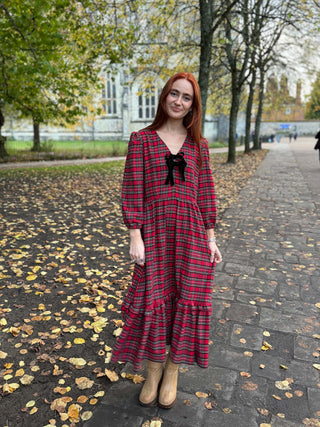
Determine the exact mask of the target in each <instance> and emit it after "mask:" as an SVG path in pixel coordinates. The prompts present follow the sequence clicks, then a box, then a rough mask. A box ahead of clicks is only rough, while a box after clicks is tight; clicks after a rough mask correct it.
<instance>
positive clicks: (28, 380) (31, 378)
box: [20, 375, 34, 385]
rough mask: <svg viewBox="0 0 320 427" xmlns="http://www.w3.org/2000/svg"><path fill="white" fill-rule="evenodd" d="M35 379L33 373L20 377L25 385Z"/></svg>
mask: <svg viewBox="0 0 320 427" xmlns="http://www.w3.org/2000/svg"><path fill="white" fill-rule="evenodd" d="M33 380H34V377H33V376H32V375H24V376H23V377H22V378H20V382H21V384H23V385H29V384H31V383H32V381H33Z"/></svg>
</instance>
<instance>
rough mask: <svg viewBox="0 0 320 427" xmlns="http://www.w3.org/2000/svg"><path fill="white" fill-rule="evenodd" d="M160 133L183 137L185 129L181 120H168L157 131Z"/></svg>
mask: <svg viewBox="0 0 320 427" xmlns="http://www.w3.org/2000/svg"><path fill="white" fill-rule="evenodd" d="M158 130H159V131H160V132H165V133H170V134H177V135H181V134H183V135H185V134H186V133H187V129H186V128H185V127H184V125H183V120H170V119H168V120H167V121H166V122H165V123H164V124H163V125H162V126H161V127H160V128H159V129H158Z"/></svg>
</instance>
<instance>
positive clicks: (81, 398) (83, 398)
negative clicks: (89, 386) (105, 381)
mask: <svg viewBox="0 0 320 427" xmlns="http://www.w3.org/2000/svg"><path fill="white" fill-rule="evenodd" d="M87 400H88V398H87V396H79V397H78V399H77V402H78V403H86V401H87Z"/></svg>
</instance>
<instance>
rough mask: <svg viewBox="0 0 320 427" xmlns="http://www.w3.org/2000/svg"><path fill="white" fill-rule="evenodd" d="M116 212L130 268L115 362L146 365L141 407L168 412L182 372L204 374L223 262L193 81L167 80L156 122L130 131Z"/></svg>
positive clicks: (183, 75)
mask: <svg viewBox="0 0 320 427" xmlns="http://www.w3.org/2000/svg"><path fill="white" fill-rule="evenodd" d="M122 211H123V217H124V222H125V224H126V226H127V227H128V228H129V230H130V238H131V239H130V240H131V241H130V257H131V259H132V260H133V261H134V262H135V263H136V264H135V268H134V272H133V280H132V286H131V287H130V289H129V291H128V294H127V296H126V297H125V298H124V301H123V305H122V312H123V317H124V321H125V325H124V328H123V331H122V334H121V336H120V337H119V339H118V341H117V343H116V345H115V347H114V350H113V356H112V361H114V362H115V361H130V362H132V363H133V365H134V367H135V368H137V367H138V366H139V365H140V363H141V361H142V360H143V359H147V360H148V367H147V371H148V372H147V379H146V381H145V383H144V386H143V388H142V390H141V393H140V396H139V402H140V404H141V405H143V406H153V405H155V404H156V403H157V400H158V404H159V406H160V407H162V408H171V407H172V406H173V405H174V403H175V401H176V393H177V379H178V367H179V364H180V363H186V364H194V363H197V364H198V365H199V366H201V367H203V368H205V367H207V366H208V346H209V326H210V316H211V292H212V285H213V277H214V265H215V262H221V260H222V258H221V254H220V252H219V249H218V248H217V245H216V240H215V237H214V226H215V222H216V198H215V193H214V184H213V180H212V175H211V171H210V166H209V152H208V144H207V142H206V140H204V139H203V138H202V136H201V103H200V90H199V86H198V84H197V82H196V80H195V78H194V76H193V75H192V74H189V73H179V74H176V75H174V76H172V77H171V78H170V79H169V81H168V82H167V83H166V85H165V86H164V88H163V90H162V93H161V95H160V99H159V105H158V109H157V113H156V117H155V119H154V121H153V123H152V124H151V125H150V126H148V127H147V128H146V129H143V130H141V131H139V132H134V133H132V135H131V138H130V142H129V148H128V155H127V160H126V166H125V172H124V180H123V190H122ZM166 345H170V352H169V355H168V357H167V360H166V363H165V367H164V368H163V363H164V362H165V359H166ZM161 379H162V381H161ZM160 381H161V387H160V391H159V397H158V386H159V384H160Z"/></svg>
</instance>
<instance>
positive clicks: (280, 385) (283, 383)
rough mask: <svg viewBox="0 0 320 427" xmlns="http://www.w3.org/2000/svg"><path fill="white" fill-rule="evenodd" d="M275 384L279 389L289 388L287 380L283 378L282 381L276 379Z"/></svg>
mask: <svg viewBox="0 0 320 427" xmlns="http://www.w3.org/2000/svg"><path fill="white" fill-rule="evenodd" d="M275 386H276V387H277V388H278V389H279V390H291V387H290V384H289V381H287V380H284V381H276V382H275Z"/></svg>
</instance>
